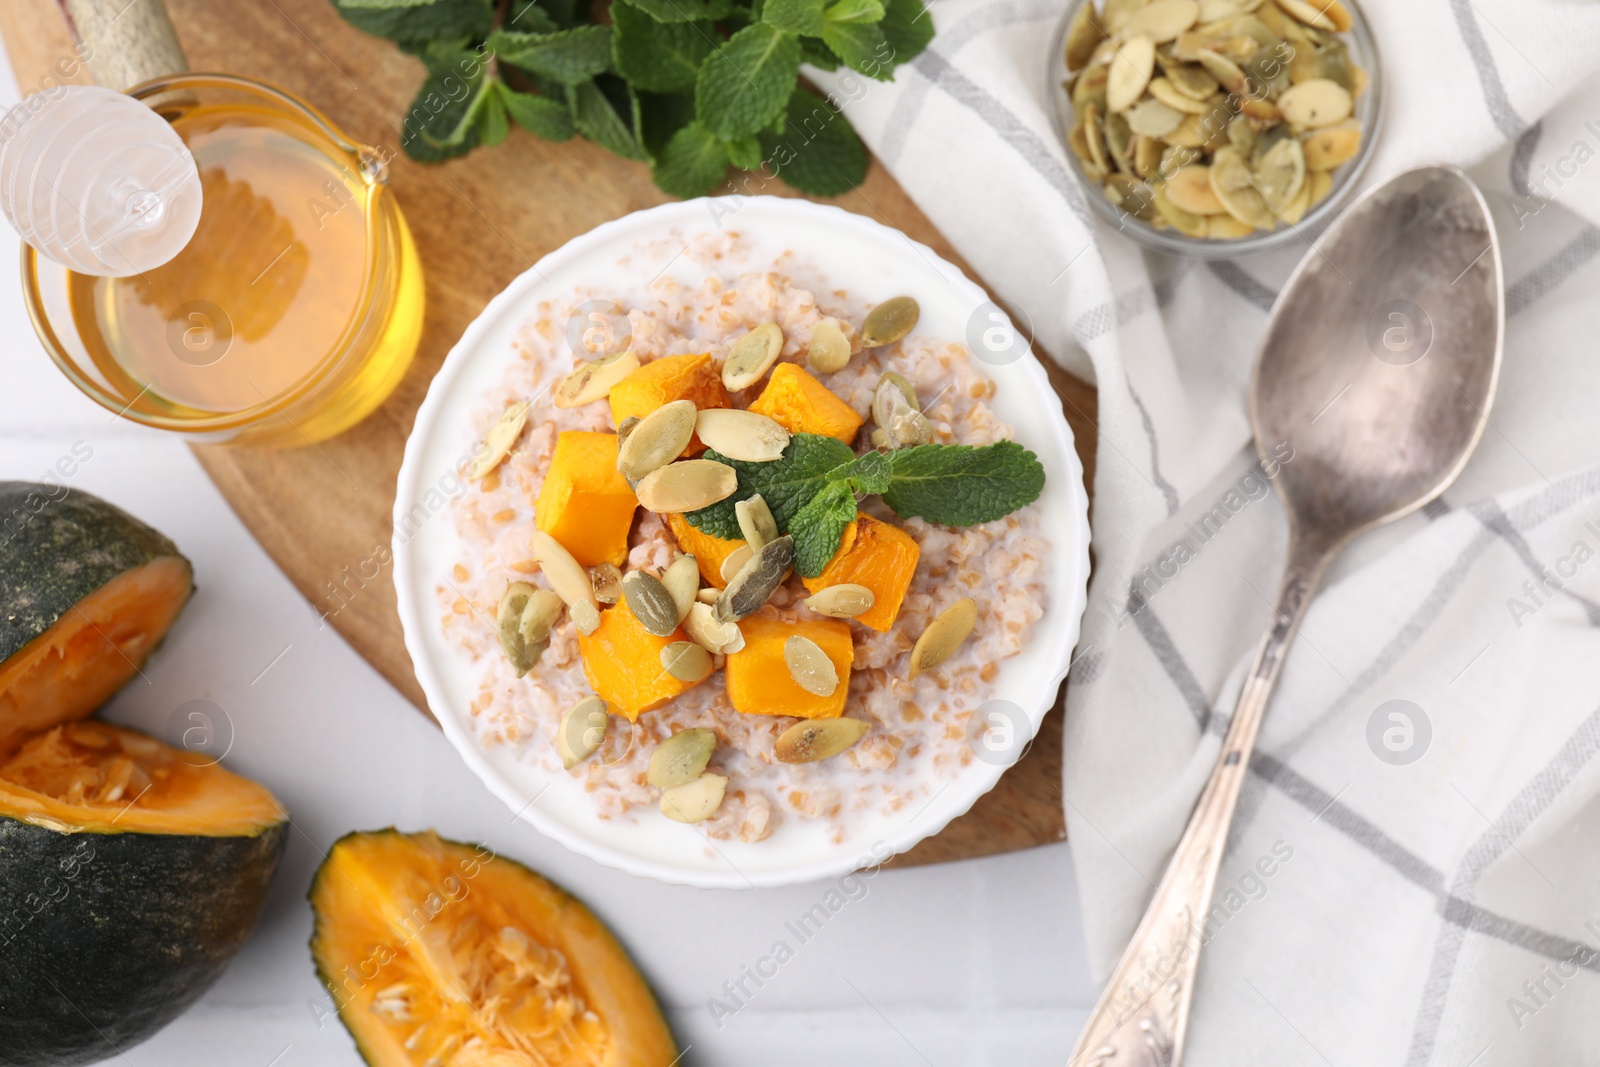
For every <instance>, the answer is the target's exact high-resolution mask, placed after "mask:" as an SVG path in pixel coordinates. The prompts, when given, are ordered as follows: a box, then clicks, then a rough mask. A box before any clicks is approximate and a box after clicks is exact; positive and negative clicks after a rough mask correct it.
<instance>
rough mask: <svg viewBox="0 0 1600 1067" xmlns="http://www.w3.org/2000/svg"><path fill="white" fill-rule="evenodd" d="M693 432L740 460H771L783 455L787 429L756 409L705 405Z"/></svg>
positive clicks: (787, 435) (743, 461)
mask: <svg viewBox="0 0 1600 1067" xmlns="http://www.w3.org/2000/svg"><path fill="white" fill-rule="evenodd" d="M694 429H695V433H697V434H699V435H700V440H702V441H704V442H705V443H706V444H707V445H709V446H710V447H712V448H714V449H716V450H717V451H718V452H720V453H722V454H723V455H724V456H727V457H728V458H729V459H736V460H738V461H740V462H741V463H770V462H772V461H773V460H775V459H782V458H783V450H784V449H786V448H788V447H789V431H788V430H786V429H784V428H783V426H782V425H781V424H779V423H778V422H776V421H775V420H773V419H769V418H767V417H766V416H765V415H762V414H761V413H759V412H755V411H745V410H742V409H740V408H707V409H706V410H705V411H702V412H700V414H699V416H698V417H697V418H696V419H695V426H694Z"/></svg>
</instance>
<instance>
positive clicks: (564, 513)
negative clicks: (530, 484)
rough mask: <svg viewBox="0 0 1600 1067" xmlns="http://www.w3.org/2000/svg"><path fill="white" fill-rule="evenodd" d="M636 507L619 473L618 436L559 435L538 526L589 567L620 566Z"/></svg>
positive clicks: (537, 511) (538, 512) (541, 494)
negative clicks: (602, 564)
mask: <svg viewBox="0 0 1600 1067" xmlns="http://www.w3.org/2000/svg"><path fill="white" fill-rule="evenodd" d="M638 503H639V501H638V498H637V497H635V496H634V495H633V490H632V489H630V488H628V482H627V479H625V478H623V477H622V472H620V471H618V470H617V435H616V434H614V433H590V432H587V431H583V430H566V431H563V432H562V433H561V434H559V435H558V436H557V437H556V448H555V453H554V454H553V455H552V456H551V457H550V469H549V470H547V471H546V472H545V476H544V485H543V486H541V487H540V489H539V502H538V504H537V505H535V507H534V524H535V525H536V526H538V527H539V529H541V530H543V531H544V532H545V533H547V534H549V535H550V536H551V537H554V538H555V539H556V540H557V541H559V542H561V546H562V547H563V548H565V549H566V550H567V551H568V552H571V553H572V556H573V558H574V559H576V560H577V561H578V562H579V563H581V564H583V565H584V566H585V567H593V566H594V565H596V564H597V563H615V564H621V563H622V562H623V560H625V559H627V558H628V531H629V530H631V529H632V528H633V512H634V508H635V507H636V506H637V505H638Z"/></svg>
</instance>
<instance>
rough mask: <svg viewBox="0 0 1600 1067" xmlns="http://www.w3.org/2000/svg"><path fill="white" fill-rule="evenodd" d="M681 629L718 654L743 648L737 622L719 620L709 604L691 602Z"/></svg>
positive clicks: (740, 631)
mask: <svg viewBox="0 0 1600 1067" xmlns="http://www.w3.org/2000/svg"><path fill="white" fill-rule="evenodd" d="M712 592H715V590H712ZM683 629H684V632H685V633H687V634H688V635H689V636H690V637H692V638H694V639H695V641H696V643H698V644H699V645H700V646H701V647H702V648H704V649H705V650H706V651H708V652H712V653H715V654H716V655H719V656H725V655H728V654H730V653H733V652H738V651H740V650H742V649H743V648H744V631H743V630H741V629H739V624H738V623H736V622H722V621H721V620H719V619H718V618H717V613H716V612H715V611H712V610H711V605H710V604H705V603H701V602H699V601H696V602H695V603H694V604H691V605H690V606H689V614H688V615H687V616H685V618H684V620H683Z"/></svg>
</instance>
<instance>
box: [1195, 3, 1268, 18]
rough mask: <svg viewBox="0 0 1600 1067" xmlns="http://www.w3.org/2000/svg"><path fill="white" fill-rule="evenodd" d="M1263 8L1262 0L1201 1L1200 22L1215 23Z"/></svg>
mask: <svg viewBox="0 0 1600 1067" xmlns="http://www.w3.org/2000/svg"><path fill="white" fill-rule="evenodd" d="M1260 6H1261V0H1200V21H1201V22H1215V21H1216V20H1218V19H1223V18H1227V17H1229V16H1230V15H1241V14H1243V13H1245V12H1247V11H1254V10H1255V9H1256V8H1258V7H1260Z"/></svg>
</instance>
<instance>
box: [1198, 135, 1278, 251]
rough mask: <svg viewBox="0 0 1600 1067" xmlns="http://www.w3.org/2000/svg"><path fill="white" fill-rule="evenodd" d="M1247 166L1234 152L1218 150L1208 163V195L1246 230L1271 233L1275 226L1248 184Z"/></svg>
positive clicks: (1236, 150) (1263, 205)
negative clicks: (1212, 194) (1210, 194)
mask: <svg viewBox="0 0 1600 1067" xmlns="http://www.w3.org/2000/svg"><path fill="white" fill-rule="evenodd" d="M1253 180H1254V179H1253V176H1252V175H1251V173H1250V165H1249V164H1248V163H1246V162H1245V158H1244V153H1242V152H1240V151H1239V150H1238V149H1237V148H1233V147H1231V146H1230V147H1228V148H1219V149H1218V150H1217V152H1216V154H1215V155H1213V156H1212V159H1211V191H1212V192H1213V193H1215V194H1216V197H1217V201H1218V202H1219V203H1221V204H1222V206H1223V208H1224V209H1226V210H1227V212H1228V214H1230V215H1232V216H1233V217H1234V218H1236V219H1238V220H1239V221H1240V222H1242V223H1244V224H1245V225H1247V226H1251V227H1253V228H1255V229H1258V230H1271V229H1273V228H1275V227H1276V226H1277V220H1276V219H1274V218H1273V215H1272V211H1271V210H1270V209H1269V208H1268V207H1267V201H1266V198H1265V197H1263V196H1262V195H1261V194H1260V193H1259V192H1257V191H1256V189H1255V186H1254V185H1253V184H1252V182H1253Z"/></svg>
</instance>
